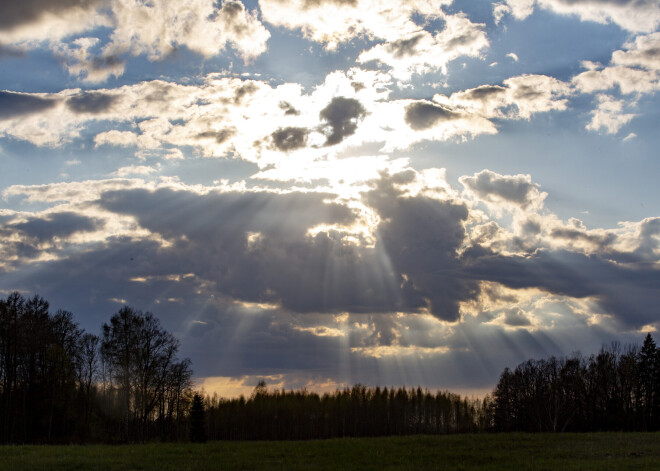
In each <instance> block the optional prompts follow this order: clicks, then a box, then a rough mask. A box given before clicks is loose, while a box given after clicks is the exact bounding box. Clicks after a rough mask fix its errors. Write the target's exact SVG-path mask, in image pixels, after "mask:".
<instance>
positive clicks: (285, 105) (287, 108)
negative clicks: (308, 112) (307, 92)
mask: <svg viewBox="0 0 660 471" xmlns="http://www.w3.org/2000/svg"><path fill="white" fill-rule="evenodd" d="M279 106H280V109H281V110H284V114H285V115H286V116H297V115H299V114H300V111H298V110H297V109H295V108H294V107H293V105H292V104H291V103H289V102H286V101H280V104H279Z"/></svg>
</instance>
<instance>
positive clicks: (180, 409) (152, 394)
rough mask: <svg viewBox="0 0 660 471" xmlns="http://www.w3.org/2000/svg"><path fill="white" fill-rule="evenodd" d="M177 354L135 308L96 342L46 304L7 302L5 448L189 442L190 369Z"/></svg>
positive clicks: (13, 298) (0, 386) (0, 438)
mask: <svg viewBox="0 0 660 471" xmlns="http://www.w3.org/2000/svg"><path fill="white" fill-rule="evenodd" d="M178 349H179V342H178V341H177V340H176V339H175V338H174V337H173V336H172V335H171V334H169V333H168V332H167V331H165V330H164V329H163V328H162V326H161V325H160V322H159V321H158V319H156V318H155V317H154V316H153V314H150V313H142V312H141V311H136V310H134V309H131V308H130V307H123V308H121V309H120V310H119V311H118V312H117V313H115V314H114V315H113V316H112V317H111V319H110V321H109V323H106V324H103V326H102V329H101V332H100V335H95V334H92V333H88V332H85V331H84V330H83V329H81V328H80V327H79V326H78V324H77V323H76V322H75V321H74V318H73V314H72V313H71V312H68V311H63V310H58V311H56V312H55V313H52V312H51V311H50V308H49V304H48V302H47V301H46V300H45V299H43V298H42V297H40V296H36V295H35V296H33V297H31V298H26V297H24V296H22V295H21V294H19V293H16V292H14V293H12V294H10V295H9V296H8V297H7V298H6V299H0V442H2V443H70V442H89V441H96V442H120V441H123V442H125V441H144V440H150V439H153V438H156V437H159V438H163V439H173V440H176V439H184V438H185V437H186V433H187V426H188V425H187V411H188V408H189V404H190V402H191V400H192V392H191V377H192V370H191V366H190V361H189V360H188V359H183V360H180V359H179V358H178V357H177V353H178Z"/></svg>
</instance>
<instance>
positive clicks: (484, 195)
mask: <svg viewBox="0 0 660 471" xmlns="http://www.w3.org/2000/svg"><path fill="white" fill-rule="evenodd" d="M460 182H461V183H462V184H463V185H464V186H465V187H466V188H468V189H469V190H471V191H472V192H473V193H474V194H475V195H477V196H478V197H479V198H480V199H482V200H485V201H494V200H498V199H501V200H505V201H508V202H510V203H514V204H517V205H519V206H521V207H523V208H526V207H528V206H529V205H531V204H532V203H534V201H535V200H536V199H537V198H538V197H539V192H538V189H537V188H536V185H535V184H534V183H532V181H531V179H530V178H529V177H528V176H526V175H499V174H497V173H495V172H491V171H490V170H482V171H481V172H479V173H476V174H474V175H473V176H471V177H468V176H464V177H461V178H460Z"/></svg>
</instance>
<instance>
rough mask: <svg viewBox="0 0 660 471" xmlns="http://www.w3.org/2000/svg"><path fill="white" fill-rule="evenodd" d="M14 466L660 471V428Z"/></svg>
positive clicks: (104, 449) (133, 448) (212, 450)
mask: <svg viewBox="0 0 660 471" xmlns="http://www.w3.org/2000/svg"><path fill="white" fill-rule="evenodd" d="M0 469H2V470H6V471H13V470H114V469H134V470H145V471H147V470H157V471H161V470H195V471H197V470H200V471H201V470H211V469H213V470H217V469H227V470H252V469H254V470H259V471H268V470H333V471H337V470H352V469H360V470H379V471H380V470H448V471H449V470H452V471H459V470H507V471H508V470H515V471H522V470H580V471H589V470H594V471H595V470H598V471H604V470H635V471H640V470H658V469H660V433H595V434H568V433H567V434H522V433H509V434H465V435H441V436H406V437H381V438H342V439H331V440H310V441H281V442H272V441H269V442H259V441H249V442H226V441H217V442H208V443H204V444H190V443H149V444H143V445H114V446H113V445H83V446H80V445H67V446H51V445H44V446H39V445H29V446H2V447H0Z"/></svg>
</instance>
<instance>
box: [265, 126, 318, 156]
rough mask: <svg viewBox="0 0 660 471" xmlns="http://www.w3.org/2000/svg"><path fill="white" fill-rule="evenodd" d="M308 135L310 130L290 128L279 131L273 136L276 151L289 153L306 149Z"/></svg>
mask: <svg viewBox="0 0 660 471" xmlns="http://www.w3.org/2000/svg"><path fill="white" fill-rule="evenodd" d="M308 134H309V129H305V128H295V127H289V128H280V129H278V130H277V131H275V132H274V133H273V134H271V137H272V138H273V145H274V146H275V148H276V149H278V150H281V151H284V152H288V151H290V150H296V149H300V148H302V147H305V145H307V135H308Z"/></svg>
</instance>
